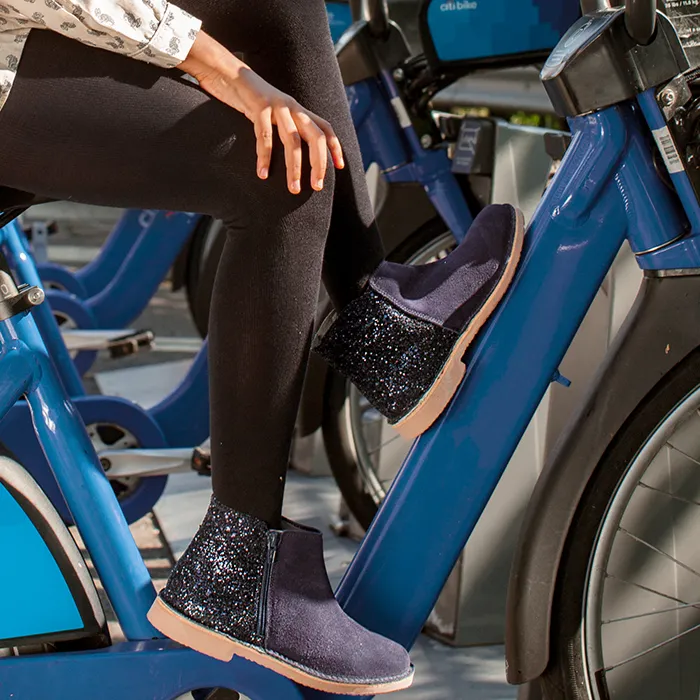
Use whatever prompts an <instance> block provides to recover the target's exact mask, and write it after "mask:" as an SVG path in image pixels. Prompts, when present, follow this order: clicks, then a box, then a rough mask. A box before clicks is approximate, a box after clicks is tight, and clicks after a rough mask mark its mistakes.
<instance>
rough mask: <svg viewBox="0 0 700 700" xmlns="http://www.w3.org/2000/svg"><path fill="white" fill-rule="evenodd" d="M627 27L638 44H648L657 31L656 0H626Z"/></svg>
mask: <svg viewBox="0 0 700 700" xmlns="http://www.w3.org/2000/svg"><path fill="white" fill-rule="evenodd" d="M625 27H626V28H627V33H628V34H629V35H630V36H631V37H632V39H634V40H635V41H636V42H637V43H638V44H642V45H646V44H648V43H649V42H650V41H651V39H652V37H653V36H654V32H655V31H656V0H625Z"/></svg>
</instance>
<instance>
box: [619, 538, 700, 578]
mask: <svg viewBox="0 0 700 700" xmlns="http://www.w3.org/2000/svg"><path fill="white" fill-rule="evenodd" d="M617 529H618V530H619V531H620V532H622V533H623V534H625V535H627V537H629V538H631V539H632V540H634V541H635V542H638V543H639V544H641V545H644V546H645V547H647V548H648V549H650V550H651V551H652V552H656V553H657V554H660V555H661V556H662V557H666V559H669V560H670V561H672V562H673V563H674V564H677V565H678V566H680V567H681V568H682V569H685V570H686V571H688V572H690V573H691V574H693V575H694V576H697V577H698V578H700V573H698V572H697V571H695V569H693V568H691V567H690V566H688V565H687V564H684V563H683V562H682V561H679V560H678V559H676V558H675V557H672V556H671V555H670V554H668V553H667V552H664V551H663V550H662V549H659V548H658V547H655V546H654V545H653V544H651V542H647V541H646V540H645V539H642V538H641V537H637V536H636V535H633V534H632V533H631V532H630V531H629V530H625V528H624V527H619V526H618V528H617Z"/></svg>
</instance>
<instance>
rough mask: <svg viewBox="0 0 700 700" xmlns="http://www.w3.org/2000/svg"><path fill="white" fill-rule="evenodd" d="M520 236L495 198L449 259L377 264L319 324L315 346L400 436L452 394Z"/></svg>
mask: <svg viewBox="0 0 700 700" xmlns="http://www.w3.org/2000/svg"><path fill="white" fill-rule="evenodd" d="M524 235H525V227H524V222H523V216H522V213H521V212H519V211H518V210H517V209H514V208H513V207H511V206H510V205H508V204H501V205H496V204H494V205H491V206H488V207H486V208H485V209H484V210H483V211H482V212H481V213H480V214H479V216H478V217H477V218H476V219H475V220H474V223H473V224H472V226H471V228H470V229H469V231H468V232H467V235H466V237H465V239H464V241H463V242H462V243H461V244H460V245H459V246H457V248H455V250H454V251H452V252H451V253H450V254H449V255H448V256H447V257H446V258H444V259H442V260H438V261H436V262H432V263H428V264H427V265H415V266H411V265H399V264H397V263H391V262H384V263H382V264H381V265H380V266H379V268H378V269H377V270H376V272H375V273H374V274H373V275H372V277H371V278H370V280H369V283H368V285H367V287H366V289H365V291H364V292H363V293H362V295H361V296H360V297H359V298H357V299H355V300H354V301H352V302H351V303H350V304H348V306H347V307H345V308H344V309H343V310H342V311H341V312H340V313H333V314H331V315H330V316H329V317H328V318H327V319H326V320H325V321H324V323H323V324H322V325H321V328H320V329H319V331H318V333H317V334H316V338H315V339H314V343H313V349H314V350H315V351H316V352H318V353H319V354H320V355H322V356H323V357H324V358H325V359H326V360H327V361H328V363H329V364H330V365H331V366H332V367H334V368H335V369H337V370H338V371H339V372H341V373H342V374H344V375H345V376H346V377H348V378H349V379H350V380H351V381H352V382H353V383H354V384H355V386H357V388H358V389H359V390H360V391H361V392H362V393H363V394H364V396H365V397H366V398H367V400H368V401H370V402H371V403H372V404H373V405H374V406H375V408H377V410H379V411H380V412H381V413H383V414H384V415H385V416H386V417H387V418H388V419H389V423H391V424H392V425H393V426H394V427H395V428H396V429H397V430H398V431H399V432H400V433H401V434H402V435H403V436H404V437H406V438H414V437H417V436H418V435H420V434H421V433H423V432H425V431H426V430H427V429H428V428H429V427H430V426H431V425H432V424H433V423H434V422H435V420H437V418H438V417H439V416H440V414H441V413H442V412H443V411H444V410H445V408H446V407H447V405H448V404H449V402H450V400H451V399H452V397H453V396H454V394H455V392H456V391H457V389H458V387H459V385H460V382H461V381H462V378H463V377H464V373H465V371H466V367H465V365H464V363H463V362H462V357H463V356H464V353H465V351H466V349H467V347H468V346H469V344H470V343H471V342H472V340H473V339H474V337H475V336H476V334H477V332H478V331H479V329H480V328H481V327H482V326H483V325H484V323H485V322H486V320H487V319H488V318H489V316H490V315H491V314H492V313H493V312H494V310H495V309H496V308H497V306H498V303H499V302H500V301H501V299H503V296H504V295H505V293H506V291H507V289H508V286H509V285H510V283H511V281H512V280H513V277H514V275H515V270H516V268H517V265H518V261H519V259H520V253H521V250H522V246H523V239H524Z"/></svg>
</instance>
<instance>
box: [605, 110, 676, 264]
mask: <svg viewBox="0 0 700 700" xmlns="http://www.w3.org/2000/svg"><path fill="white" fill-rule="evenodd" d="M638 111H639V110H638V109H636V107H635V112H638ZM640 121H641V120H640ZM655 148H656V146H655V145H654V143H653V141H652V140H651V139H650V138H649V136H648V133H647V132H646V130H641V129H639V130H636V131H635V132H631V133H630V135H629V148H628V152H627V156H626V158H625V163H624V164H623V166H622V167H621V168H620V170H619V172H618V174H617V186H618V188H619V190H620V194H621V195H622V199H623V201H624V203H625V208H626V209H627V218H628V220H629V243H630V247H631V248H632V250H633V251H634V252H635V253H637V254H639V253H641V252H642V251H646V250H651V249H654V248H658V247H659V246H663V245H665V244H666V243H668V242H669V241H671V240H673V239H675V238H678V236H679V235H682V234H683V233H684V232H687V231H688V230H689V229H690V224H689V222H688V218H687V216H686V214H685V211H684V209H683V206H682V205H681V201H680V200H679V198H678V197H677V196H669V187H668V185H667V184H666V183H665V182H664V181H663V180H662V179H661V177H660V176H659V174H658V172H657V170H656V167H655V166H654V160H653V155H652V151H653V149H655Z"/></svg>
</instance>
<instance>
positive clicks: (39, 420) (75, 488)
mask: <svg viewBox="0 0 700 700" xmlns="http://www.w3.org/2000/svg"><path fill="white" fill-rule="evenodd" d="M34 357H35V360H36V362H37V363H38V364H39V366H40V371H41V378H40V381H38V382H37V384H36V386H35V387H34V388H33V390H32V391H30V392H29V394H28V395H27V401H28V403H29V406H30V408H31V412H32V420H33V423H34V429H35V431H36V434H37V437H38V438H39V442H40V443H41V446H42V449H43V451H44V454H45V455H46V458H47V461H48V462H49V464H50V465H51V470H52V471H53V473H54V476H55V477H56V481H57V482H58V484H59V486H60V488H61V492H62V493H63V496H64V497H65V499H66V502H67V503H68V507H69V509H70V512H71V515H72V516H73V520H74V522H75V523H76V525H77V526H78V529H79V530H80V534H81V536H82V538H83V541H84V542H85V545H86V546H87V548H88V551H89V552H90V557H91V559H92V561H93V563H94V564H95V567H96V569H97V571H98V573H99V576H100V579H101V581H102V583H103V584H104V587H105V590H106V591H107V594H108V596H109V599H110V602H111V604H112V607H113V608H114V611H115V612H116V614H117V618H118V619H119V624H120V625H121V627H122V629H123V630H124V634H125V635H126V637H127V639H132V640H139V639H151V638H154V637H159V636H160V635H159V634H158V632H157V631H156V630H154V629H153V627H151V625H150V624H149V622H148V620H147V619H146V612H147V610H148V608H149V606H150V604H151V603H152V602H153V599H154V597H155V590H154V588H153V584H152V583H151V577H150V574H149V573H148V569H147V568H146V565H145V564H144V563H143V559H142V558H141V554H140V553H139V550H138V548H137V547H136V544H135V543H134V539H133V537H132V536H131V532H130V531H129V526H128V525H127V523H126V520H125V519H124V515H123V514H122V511H121V508H120V507H119V503H118V501H117V499H116V496H115V495H114V491H113V490H112V487H111V485H110V483H109V481H108V480H107V477H106V476H105V474H104V472H103V471H102V468H101V467H100V464H99V462H98V461H97V456H96V455H95V450H94V448H93V446H92V443H91V442H90V438H89V437H88V434H87V431H86V430H85V425H84V424H83V421H82V420H81V418H80V416H79V415H78V413H77V411H76V410H75V406H74V405H73V403H72V402H71V401H70V399H69V398H68V396H67V395H66V393H65V391H64V390H63V387H62V386H61V384H60V382H59V380H58V378H57V376H56V374H55V372H54V370H53V366H52V365H51V362H50V360H49V358H48V357H47V355H46V354H45V352H39V351H37V350H34Z"/></svg>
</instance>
